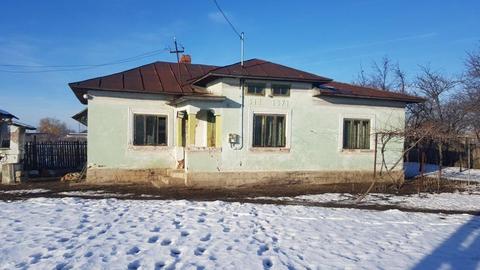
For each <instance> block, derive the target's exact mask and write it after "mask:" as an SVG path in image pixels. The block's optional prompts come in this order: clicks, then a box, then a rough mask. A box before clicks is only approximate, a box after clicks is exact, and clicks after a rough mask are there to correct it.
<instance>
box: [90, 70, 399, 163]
mask: <svg viewBox="0 0 480 270" xmlns="http://www.w3.org/2000/svg"><path fill="white" fill-rule="evenodd" d="M289 84H291V91H290V97H270V96H268V94H269V93H270V89H269V86H270V84H269V83H267V91H266V92H267V93H266V96H264V97H259V96H248V95H247V96H245V109H244V122H243V127H244V133H243V138H244V145H243V147H241V146H240V145H231V144H230V143H229V142H228V134H230V133H234V134H238V135H241V126H242V124H241V121H240V120H241V109H240V104H241V90H240V86H239V80H235V79H224V80H222V81H216V82H214V83H212V84H211V85H210V86H209V87H208V90H210V91H211V92H212V93H214V94H218V95H224V96H226V97H227V99H226V100H225V101H223V102H221V103H219V102H216V103H211V102H205V101H190V102H189V103H188V104H187V105H188V106H192V107H194V108H196V109H197V110H198V109H214V110H215V114H218V115H220V116H221V119H222V120H221V123H222V124H221V126H220V127H219V128H220V129H221V130H219V134H221V138H219V141H221V142H222V145H221V149H211V148H198V147H190V148H187V150H186V164H185V166H186V169H187V170H188V171H196V172H215V171H318V170H323V171H335V170H365V171H371V170H373V163H374V162H373V157H374V151H373V147H374V142H373V141H374V139H373V137H372V138H371V143H370V144H371V148H372V149H371V150H366V151H344V150H342V128H343V118H362V119H370V120H371V124H370V125H371V127H372V130H373V131H374V130H380V129H385V128H391V127H400V128H401V127H403V125H404V120H405V111H404V104H403V103H399V102H387V101H374V100H358V99H345V98H317V97H313V95H314V94H315V91H314V90H312V89H311V85H310V84H304V83H289ZM90 94H91V95H92V96H93V98H92V99H91V100H89V106H88V107H89V108H88V109H89V110H88V113H89V115H88V121H89V122H88V125H89V129H88V132H89V133H88V142H89V146H88V162H89V164H91V165H96V166H100V167H110V168H175V167H176V164H177V163H176V160H177V159H179V157H181V155H178V152H179V149H181V148H176V147H175V138H176V137H175V136H176V132H177V131H176V129H177V128H176V124H175V120H176V118H175V117H176V110H177V108H174V107H172V106H170V105H167V104H166V102H167V98H168V97H166V96H155V95H141V94H114V95H112V94H109V95H108V96H107V95H105V94H103V93H100V92H90ZM182 106H185V104H183V105H182ZM178 109H180V108H178ZM183 109H185V108H182V110H183ZM134 112H146V113H148V112H152V113H159V114H165V115H167V116H168V128H169V130H168V141H169V144H168V147H133V146H132V145H131V134H132V133H133V131H132V130H131V128H130V125H131V118H132V115H133V113H134ZM254 113H278V114H286V115H287V147H286V149H282V150H279V149H276V150H266V149H254V148H252V146H251V145H252V120H253V114H254ZM240 148H241V149H240ZM402 149H403V142H402V141H401V140H400V141H397V142H395V143H392V144H391V145H390V147H389V150H388V153H387V158H388V159H387V162H388V163H389V164H391V163H393V162H395V161H396V160H397V159H398V158H399V157H400V156H401V151H402ZM182 151H183V150H182ZM378 164H379V166H380V159H379V161H378ZM400 166H401V164H400ZM399 168H401V167H399Z"/></svg>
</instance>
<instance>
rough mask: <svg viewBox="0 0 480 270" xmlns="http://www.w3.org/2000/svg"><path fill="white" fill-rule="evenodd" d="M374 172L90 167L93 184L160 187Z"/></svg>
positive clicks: (334, 179)
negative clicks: (205, 170)
mask: <svg viewBox="0 0 480 270" xmlns="http://www.w3.org/2000/svg"><path fill="white" fill-rule="evenodd" d="M392 179H398V181H400V182H403V171H396V172H393V173H392V174H391V177H389V176H386V175H384V176H377V177H376V181H377V182H378V183H392V182H393V181H394V180H392ZM372 181H373V173H372V172H366V171H343V172H335V171H287V172H279V171H277V172H188V173H187V172H183V171H180V170H172V169H109V168H90V169H89V170H88V172H87V182H88V183H91V184H99V185H102V184H117V183H124V184H140V183H144V184H146V183H151V184H153V185H154V186H156V187H159V188H162V187H191V188H239V187H250V186H272V185H307V186H308V185H312V186H313V185H332V184H351V183H363V184H364V183H370V182H372Z"/></svg>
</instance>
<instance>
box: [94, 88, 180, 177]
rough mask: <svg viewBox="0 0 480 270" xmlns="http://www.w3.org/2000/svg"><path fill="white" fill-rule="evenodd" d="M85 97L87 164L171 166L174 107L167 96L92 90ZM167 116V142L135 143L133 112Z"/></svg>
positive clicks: (123, 166)
mask: <svg viewBox="0 0 480 270" xmlns="http://www.w3.org/2000/svg"><path fill="white" fill-rule="evenodd" d="M89 94H90V95H91V96H92V97H91V98H90V100H89V101H88V151H87V155H88V164H89V165H90V166H94V167H106V168H131V169H142V168H174V167H175V166H176V164H175V163H176V161H175V154H174V152H175V151H174V119H175V118H174V111H175V108H173V107H171V106H168V105H167V104H166V103H167V101H168V98H169V97H168V96H159V95H141V94H129V93H117V94H114V95H112V94H110V95H105V94H104V93H101V92H96V91H91V92H89ZM134 113H146V114H160V115H166V116H167V126H168V130H167V133H168V135H167V141H168V146H134V145H133V114H134Z"/></svg>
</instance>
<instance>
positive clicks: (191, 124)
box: [187, 112, 197, 145]
mask: <svg viewBox="0 0 480 270" xmlns="http://www.w3.org/2000/svg"><path fill="white" fill-rule="evenodd" d="M196 127H197V114H196V113H190V112H189V113H188V121H187V145H195V128H196Z"/></svg>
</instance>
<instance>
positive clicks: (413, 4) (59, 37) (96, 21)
mask: <svg viewBox="0 0 480 270" xmlns="http://www.w3.org/2000/svg"><path fill="white" fill-rule="evenodd" d="M218 2H219V4H220V5H221V6H222V7H223V9H224V11H225V12H226V13H227V15H228V16H229V17H230V19H231V21H232V22H233V23H234V24H235V25H236V26H237V28H239V29H240V31H244V32H245V33H246V58H247V59H248V58H261V59H265V60H270V61H273V62H278V63H281V64H285V65H288V66H292V67H295V68H299V69H303V70H306V71H309V72H313V73H316V74H319V75H323V76H327V77H330V78H334V79H336V80H339V81H346V82H351V81H352V80H353V79H355V78H356V76H357V74H358V72H359V70H360V67H361V66H363V67H369V66H370V64H371V62H372V60H378V59H380V58H382V57H383V56H385V55H388V56H389V57H390V58H392V59H393V60H395V61H398V62H399V64H400V66H401V67H402V68H403V69H404V70H405V71H406V72H407V75H410V76H414V74H415V72H416V71H417V70H418V65H426V64H429V65H430V66H431V67H433V68H435V69H438V70H442V71H444V72H447V73H449V74H456V73H459V72H461V71H462V68H463V61H464V58H465V53H466V52H467V51H471V50H473V49H475V48H477V47H478V46H480V16H479V14H480V1H478V0H464V1H433V0H424V1H407V0H404V1H402V0H390V1H383V0H364V1H359V0H358V1H353V0H351V1H340V0H339V1H273V0H268V1H227V0H218ZM1 14H2V15H1V16H0V26H1V27H0V64H20V65H72V64H74V65H75V64H99V63H105V62H112V61H116V60H119V59H124V58H128V57H131V56H136V55H139V54H142V53H144V52H147V51H153V50H161V49H164V48H167V47H169V46H171V44H172V38H173V36H176V37H177V39H178V40H179V42H180V43H182V44H183V45H184V46H185V49H186V52H187V53H189V54H191V55H192V60H193V62H194V63H205V64H214V65H225V64H230V63H233V62H237V61H239V41H238V38H237V37H236V36H235V34H234V33H233V32H232V30H231V29H230V28H229V26H228V24H227V23H226V22H225V21H224V20H223V18H222V17H221V15H220V14H219V13H218V11H217V9H216V7H215V5H214V4H213V2H212V1H211V0H195V1H194V0H184V1H158V0H152V1H139V0H136V1H135V0H115V1H114V0H110V1H107V0H104V1H99V0H82V1H64V0H50V1H36V0H31V1H27V0H25V1H18V0H3V1H2V5H1ZM157 60H160V61H162V60H163V61H175V57H174V55H170V54H169V53H168V52H167V51H166V50H165V51H164V52H161V53H160V54H158V55H154V56H150V57H147V58H144V59H141V60H138V61H134V62H128V63H123V64H118V65H111V66H104V67H99V68H94V69H85V70H77V71H67V72H48V73H11V72H5V70H14V69H15V68H13V67H5V66H0V70H3V71H0V93H1V94H0V108H3V109H6V110H8V111H10V112H11V113H14V114H16V115H17V116H18V117H19V118H21V120H22V121H23V122H26V123H28V124H32V125H36V124H37V123H38V120H39V119H40V118H42V117H55V118H58V119H61V120H64V121H67V123H68V124H69V126H70V127H71V128H74V129H77V128H78V127H77V124H76V123H75V121H74V120H71V119H70V117H71V116H72V115H73V114H75V113H76V112H78V111H80V110H81V109H82V108H83V106H82V105H81V104H80V103H79V102H78V100H77V99H76V98H75V96H74V95H73V93H72V92H71V91H70V89H69V88H68V86H67V83H69V82H73V81H79V80H84V79H88V78H91V77H97V76H101V75H107V74H110V73H113V72H118V71H122V70H125V69H128V68H132V67H136V66H139V65H141V64H146V63H150V62H153V61H157Z"/></svg>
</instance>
